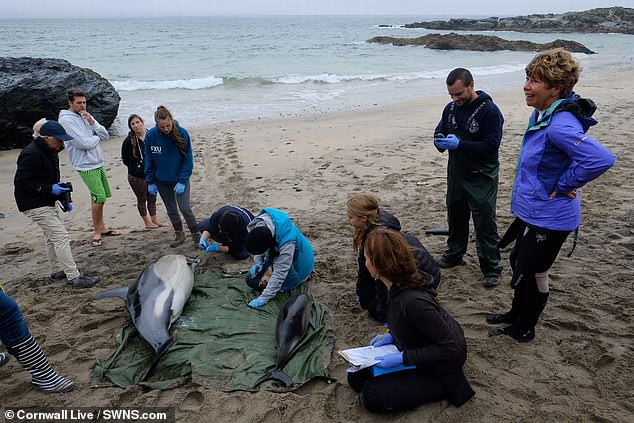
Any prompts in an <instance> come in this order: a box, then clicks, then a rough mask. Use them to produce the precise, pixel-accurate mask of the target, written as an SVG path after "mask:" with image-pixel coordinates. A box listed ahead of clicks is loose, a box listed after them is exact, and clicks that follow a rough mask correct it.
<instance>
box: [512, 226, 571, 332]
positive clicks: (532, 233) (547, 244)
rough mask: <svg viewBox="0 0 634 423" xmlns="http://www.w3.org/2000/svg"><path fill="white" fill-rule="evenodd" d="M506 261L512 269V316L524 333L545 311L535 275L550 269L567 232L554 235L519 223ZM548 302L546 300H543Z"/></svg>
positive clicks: (553, 232)
mask: <svg viewBox="0 0 634 423" xmlns="http://www.w3.org/2000/svg"><path fill="white" fill-rule="evenodd" d="M520 223H521V227H520V228H519V229H518V232H517V236H516V238H515V245H514V246H513V249H512V250H511V254H510V256H509V260H510V262H511V268H512V269H513V279H512V280H511V285H512V286H513V287H514V289H515V291H514V293H513V306H512V308H511V312H510V314H511V316H512V317H513V318H514V319H517V322H518V324H520V325H522V326H523V327H525V328H526V329H530V328H534V327H535V325H536V324H537V320H538V319H539V315H540V314H541V312H542V311H543V310H544V307H545V305H546V304H545V298H544V294H543V293H540V292H539V290H538V289H537V281H536V279H535V273H542V272H545V271H547V270H548V269H550V268H551V266H552V265H553V263H554V262H555V259H556V258H557V255H558V254H559V251H560V250H561V247H562V245H563V243H564V241H565V240H566V238H567V237H568V234H569V233H570V231H555V230H550V229H544V228H539V227H535V226H532V225H531V226H529V225H527V224H526V223H524V222H521V221H520ZM546 298H547V296H546Z"/></svg>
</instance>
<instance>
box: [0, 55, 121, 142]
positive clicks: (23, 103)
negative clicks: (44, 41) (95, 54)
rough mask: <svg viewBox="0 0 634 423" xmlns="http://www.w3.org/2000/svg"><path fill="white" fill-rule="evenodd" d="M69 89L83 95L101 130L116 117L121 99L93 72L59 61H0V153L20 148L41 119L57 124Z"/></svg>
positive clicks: (21, 59)
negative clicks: (101, 127) (56, 121)
mask: <svg viewBox="0 0 634 423" xmlns="http://www.w3.org/2000/svg"><path fill="white" fill-rule="evenodd" d="M71 87H77V88H80V89H82V90H83V91H84V92H85V93H86V100H87V102H88V112H89V113H90V114H91V115H92V116H93V117H94V118H95V119H96V120H97V121H98V122H99V123H101V124H102V125H103V126H105V127H106V128H108V127H110V125H112V123H113V122H114V120H115V118H116V117H117V112H118V110H119V102H120V100H121V98H120V97H119V94H118V93H117V91H116V90H115V88H114V87H113V86H112V84H110V82H109V81H108V80H107V79H106V78H104V77H102V76H101V75H99V74H98V73H97V72H95V71H93V70H91V69H88V68H81V67H79V66H75V65H72V64H71V63H69V62H68V61H66V60H62V59H41V58H32V57H0V110H1V111H2V113H0V149H3V150H6V149H10V148H22V147H24V146H25V145H26V144H28V143H29V142H30V141H31V140H32V139H33V138H32V133H33V124H34V123H35V122H37V121H38V120H39V119H41V118H47V119H53V120H57V115H58V114H59V111H60V110H61V109H67V108H68V97H67V92H68V89H69V88H71Z"/></svg>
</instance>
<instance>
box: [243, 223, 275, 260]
mask: <svg viewBox="0 0 634 423" xmlns="http://www.w3.org/2000/svg"><path fill="white" fill-rule="evenodd" d="M271 245H273V234H272V233H271V230H270V229H269V228H267V227H266V226H257V227H255V228H253V229H251V232H249V234H248V235H247V240H246V247H247V251H248V252H250V253H251V254H253V255H256V256H257V255H258V254H264V253H265V252H266V250H268V249H269V248H271Z"/></svg>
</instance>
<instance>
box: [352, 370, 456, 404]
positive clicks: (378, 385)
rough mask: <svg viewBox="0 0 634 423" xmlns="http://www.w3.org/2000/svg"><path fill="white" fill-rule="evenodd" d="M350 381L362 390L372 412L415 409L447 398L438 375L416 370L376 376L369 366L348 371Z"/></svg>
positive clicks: (353, 386)
mask: <svg viewBox="0 0 634 423" xmlns="http://www.w3.org/2000/svg"><path fill="white" fill-rule="evenodd" d="M348 384H349V385H350V387H351V388H352V389H354V390H355V391H357V392H359V393H360V394H361V395H360V398H361V403H362V404H363V406H364V407H365V408H366V409H367V410H368V411H370V412H371V413H386V412H389V411H401V410H413V409H414V408H416V407H418V406H419V405H422V404H426V403H429V402H433V401H440V400H442V399H445V398H447V394H446V393H445V390H444V389H443V386H442V384H441V383H440V381H439V380H438V378H436V377H433V376H430V375H427V374H425V373H422V372H418V371H416V370H403V371H400V372H394V373H388V374H385V375H381V376H377V377H374V376H372V373H371V372H370V369H363V370H359V371H358V372H348Z"/></svg>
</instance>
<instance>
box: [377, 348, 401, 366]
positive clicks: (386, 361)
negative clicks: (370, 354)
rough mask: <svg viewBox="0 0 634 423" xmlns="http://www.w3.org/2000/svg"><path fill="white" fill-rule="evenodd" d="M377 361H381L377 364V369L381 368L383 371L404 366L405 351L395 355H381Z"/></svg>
mask: <svg viewBox="0 0 634 423" xmlns="http://www.w3.org/2000/svg"><path fill="white" fill-rule="evenodd" d="M374 359H375V360H381V361H380V362H378V363H377V364H375V366H376V367H381V368H382V369H391V368H392V367H396V366H400V365H402V364H403V351H401V352H397V353H394V354H388V355H381V356H379V357H374Z"/></svg>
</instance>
